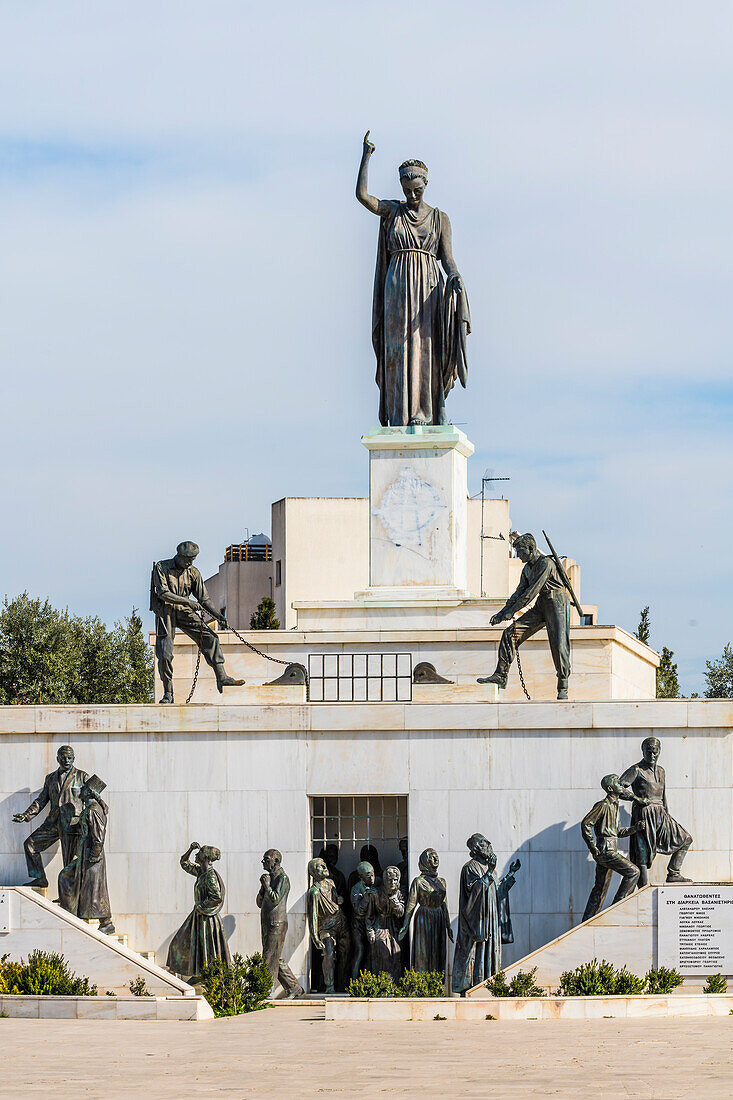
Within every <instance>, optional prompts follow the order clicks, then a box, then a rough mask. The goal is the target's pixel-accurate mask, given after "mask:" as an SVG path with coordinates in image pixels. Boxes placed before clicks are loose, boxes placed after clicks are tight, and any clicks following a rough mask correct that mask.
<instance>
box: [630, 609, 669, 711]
mask: <svg viewBox="0 0 733 1100" xmlns="http://www.w3.org/2000/svg"><path fill="white" fill-rule="evenodd" d="M651 629H652V624H651V615H650V614H649V604H647V605H646V607H643V608H642V609H641V613H640V615H639V625H638V627H637V628H636V630H635V631H634V637H635V638H638V639H639V641H640V642H644V644H645V645H649V637H650V634H651ZM660 657H661V661H660V664H659V668H658V669H657V699H679V698H680V681H679V677H678V675H677V662H676V661H674V660H673V657H674V652H673V650H671V649H668V648H667V646H666V645H665V646H662V652H661V653H660Z"/></svg>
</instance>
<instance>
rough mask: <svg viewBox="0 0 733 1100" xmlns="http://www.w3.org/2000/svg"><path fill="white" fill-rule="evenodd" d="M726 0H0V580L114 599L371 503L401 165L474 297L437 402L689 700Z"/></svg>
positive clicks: (714, 425)
mask: <svg viewBox="0 0 733 1100" xmlns="http://www.w3.org/2000/svg"><path fill="white" fill-rule="evenodd" d="M732 41H733V6H731V5H730V4H729V3H725V2H709V0H698V2H696V3H695V4H691V3H689V2H685V3H679V2H676V0H664V2H655V0H648V2H646V3H644V4H639V3H638V0H633V2H627V0H594V2H593V3H588V2H587V0H577V2H576V0H564V2H559V0H558V2H555V0H543V2H533V0H524V2H523V3H521V4H518V3H516V2H515V0H504V2H492V0H481V2H477V3H474V2H467V0H453V2H452V3H451V4H450V5H447V4H445V3H434V2H431V0H426V2H423V3H419V4H418V3H415V2H413V0H403V2H401V3H400V4H395V3H382V2H380V0H376V2H372V3H369V4H354V3H350V2H348V0H341V2H340V3H323V2H318V0H312V2H311V3H309V4H307V5H305V4H302V3H292V2H290V0H283V2H282V3H280V4H277V5H269V6H267V7H266V6H265V5H262V4H261V3H256V4H255V3H249V2H247V0H236V2H235V0H207V2H206V3H205V4H202V3H200V2H199V0H197V2H193V0H175V2H173V0H145V2H144V3H143V2H138V0H124V2H116V0H106V2H105V3H104V4H99V3H98V2H95V0H89V2H80V0H66V2H65V3H64V4H57V3H51V2H40V0H0V252H1V257H2V258H1V259H0V333H1V335H0V367H1V368H2V370H1V372H0V376H1V378H2V382H1V387H2V388H1V390H0V400H1V405H0V408H1V409H2V430H1V431H0V478H2V501H3V511H4V518H5V523H4V538H3V539H2V543H1V544H0V594H2V593H3V592H5V593H7V594H8V595H9V596H11V597H12V596H13V595H16V594H17V593H19V592H21V591H23V590H28V591H29V592H30V593H31V594H33V595H39V596H44V597H46V596H47V597H48V598H50V599H51V600H52V602H54V603H55V604H57V605H59V606H68V607H69V608H70V609H71V610H72V611H74V612H77V613H79V614H83V615H89V614H99V615H100V616H101V617H102V618H103V619H105V620H106V621H108V622H110V623H111V622H113V621H114V620H115V619H117V618H120V617H121V616H123V615H125V614H126V613H127V612H128V611H129V609H130V608H131V607H132V606H133V605H135V606H138V607H141V608H143V609H145V608H146V607H147V594H148V586H149V570H150V563H151V561H152V560H153V559H154V558H159V557H165V556H168V555H169V554H170V553H172V552H173V550H174V547H175V545H176V543H177V542H178V541H180V540H181V539H184V538H193V539H195V540H196V541H197V542H198V543H199V544H200V545H201V547H202V552H201V556H200V559H199V564H200V567H201V569H202V572H203V574H204V576H208V575H210V574H211V573H213V572H215V571H216V569H217V567H218V564H219V562H220V561H221V560H222V559H223V551H224V548H225V547H226V546H227V545H228V544H229V543H232V542H239V541H241V540H242V539H243V538H244V537H245V535H246V532H247V531H249V532H250V533H252V532H255V531H260V530H264V531H265V532H269V530H270V510H269V509H270V503H271V502H272V501H274V500H277V499H279V498H280V497H283V496H286V495H288V496H355V495H365V494H366V492H367V456H366V452H365V451H364V450H363V448H362V447H361V445H360V443H359V438H360V436H361V435H362V434H363V433H364V432H365V431H366V430H368V429H369V428H370V427H371V426H373V425H374V424H375V423H376V421H377V409H378V401H377V390H376V387H375V385H374V359H373V353H372V349H371V342H370V317H371V287H372V279H373V265H374V258H375V252H376V238H377V228H378V223H377V221H376V219H375V218H373V217H371V216H370V215H369V213H368V212H367V211H366V210H364V209H363V208H362V207H360V206H359V205H358V204H357V202H356V200H355V198H354V182H355V175H356V170H357V167H358V163H359V157H360V154H361V143H362V138H363V135H364V132H365V131H366V130H367V129H370V130H371V138H372V140H373V141H374V143H375V145H376V152H375V154H374V157H373V158H372V162H371V169H370V190H371V191H372V193H374V194H376V195H378V196H381V197H386V198H390V197H398V195H399V190H398V180H397V172H396V168H397V166H398V165H399V164H400V162H401V161H402V160H404V159H406V158H408V157H418V158H420V159H422V160H424V161H425V162H426V163H427V164H428V166H429V169H430V185H429V188H428V191H427V193H426V200H427V201H429V202H431V203H433V204H435V205H437V206H439V207H440V208H441V209H442V210H445V211H446V212H447V213H448V214H449V216H450V219H451V222H452V226H453V246H454V249H453V250H454V255H455V258H456V262H457V264H458V266H459V268H460V271H461V273H462V276H463V279H464V282H465V285H466V287H467V290H468V294H469V298H470V302H471V313H472V321H473V332H472V334H471V336H470V337H469V371H470V373H469V387H468V389H467V390H466V391H463V390H460V389H459V390H458V391H457V392H456V391H455V390H454V391H453V393H452V394H451V396H450V398H449V403H448V413H449V416H450V418H451V419H452V420H453V422H454V423H456V424H458V425H460V427H461V428H462V429H463V430H464V431H465V432H466V433H467V434H468V436H469V438H470V439H471V440H472V441H473V442H474V444H475V446H476V454H475V456H474V458H473V459H472V460H471V462H470V465H469V490H470V492H471V494H475V493H477V492H479V491H480V488H481V475H482V474H483V473H484V471H490V472H492V473H493V474H494V476H501V477H509V478H511V481H510V482H509V483H507V484H506V485H505V491H506V493H507V495H508V496H509V497H510V499H511V516H512V522H513V525H514V526H515V527H516V528H518V529H520V530H531V531H537V532H539V530H540V529H541V528H543V527H544V528H545V529H546V530H548V531H549V532H551V537H553V541H554V542H555V545H556V546H557V548H558V550H560V552H561V553H565V554H568V555H569V556H571V557H574V558H576V559H577V560H579V561H580V563H581V565H582V571H583V587H582V592H583V601H584V602H586V603H597V604H599V606H600V616H599V619H600V621H601V622H602V623H617V624H618V625H620V626H622V627H625V628H626V629H629V630H634V629H635V628H636V626H637V624H638V619H639V611H640V609H641V608H642V607H643V606H645V605H646V604H649V605H650V607H651V621H652V635H651V642H652V644H653V645H655V647H656V648H661V646H662V645H668V646H670V647H671V648H672V649H673V650H674V652H675V656H676V659H677V660H678V662H679V671H680V678H681V682H682V689H683V692H684V693H685V694H689V693H690V692H692V691H702V690H703V687H704V683H703V673H704V670H705V660H706V658H715V657H717V656H719V655H720V653H721V651H722V649H723V646H724V645H725V644H726V642H729V641H731V640H733V625H731V624H732V623H733V593H732V592H731V584H730V578H729V560H730V544H731V540H732V538H733V529H732V528H733V519H732V518H731V507H730V504H731V488H732V484H731V483H732V481H733V463H732V462H731V442H730V441H731V411H732V410H733V381H732V373H731V361H732V360H733V326H732V325H731V305H730V303H731V301H732V300H733V248H731V243H732V230H733V142H731V115H732V114H733V110H732V108H731V104H732V103H733V66H731V63H730V61H731V42H732Z"/></svg>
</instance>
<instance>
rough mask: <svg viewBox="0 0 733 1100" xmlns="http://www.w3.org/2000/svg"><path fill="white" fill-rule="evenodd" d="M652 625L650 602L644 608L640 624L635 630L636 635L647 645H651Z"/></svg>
mask: <svg viewBox="0 0 733 1100" xmlns="http://www.w3.org/2000/svg"><path fill="white" fill-rule="evenodd" d="M650 630H651V626H650V623H649V604H647V605H646V607H644V608H642V610H641V616H640V618H639V626H638V627H637V629H636V631H635V632H634V637H635V638H638V639H639V641H640V642H644V644H645V645H649V632H650Z"/></svg>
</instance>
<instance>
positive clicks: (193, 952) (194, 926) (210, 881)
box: [166, 840, 231, 980]
mask: <svg viewBox="0 0 733 1100" xmlns="http://www.w3.org/2000/svg"><path fill="white" fill-rule="evenodd" d="M194 849H198V850H197V852H196V855H195V857H194V858H195V861H196V862H195V863H191V862H190V860H189V858H188V857H189V856H190V855H191V852H193V850H194ZM218 859H221V852H220V851H219V849H218V848H214V846H213V845H211V844H203V845H201V844H198V843H197V842H196V841H195V840H194V841H192V842H191V843H190V844H189V846H188V851H186V852H184V853H183V855H182V856H181V867H182V868H183V870H184V871H185V872H186V874H188V875H193V876H194V877H195V879H196V882H195V884H194V888H193V900H194V906H193V909H192V911H191V912H190V913H189V915H188V916H187V917H186V920H185V921H184V922H183V924H182V925H181V927H180V928H179V929H178V931H177V932H176V934H175V936H174V937H173V939H172V940H171V943H170V947H169V948H168V961H167V962H166V966H167V967H168V969H169V970H172V971H173V973H174V974H182V975H183V976H184V977H185V978H188V979H190V980H194V979H195V978H198V977H199V976H200V974H201V971H202V970H203V968H204V967H205V966H206V964H207V963H208V962H210V961H211V959H214V958H220V959H222V960H223V962H225V963H226V964H227V966H229V964H230V962H231V959H230V956H229V945H228V943H227V941H226V936H225V935H224V927H223V925H222V923H221V917H220V916H219V914H220V913H221V910H222V908H223V907H224V893H225V891H224V883H223V882H222V879H221V875H220V874H219V872H218V871H216V870H215V869H214V867H213V866H212V864H214V863H215V862H216V861H217V860H218Z"/></svg>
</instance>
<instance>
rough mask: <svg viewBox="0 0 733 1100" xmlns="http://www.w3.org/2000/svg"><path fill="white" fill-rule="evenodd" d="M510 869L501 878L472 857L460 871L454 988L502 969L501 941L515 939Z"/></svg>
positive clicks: (475, 982) (460, 989)
mask: <svg viewBox="0 0 733 1100" xmlns="http://www.w3.org/2000/svg"><path fill="white" fill-rule="evenodd" d="M514 882H515V878H514V875H513V874H511V872H510V873H509V874H508V875H504V878H502V879H501V880H500V881H499V882H497V881H496V876H495V875H494V873H493V872H492V871H490V870H489V868H488V867H487V865H486V864H485V863H479V861H478V860H476V859H470V860H469V861H468V863H466V864H464V867H463V870H462V871H461V894H460V899H459V905H458V937H457V939H456V950H455V954H454V956H453V979H452V985H453V992H454V993H462V992H463V991H464V990H466V989H470V988H471V987H472V986H474V985H478V984H479V983H480V982H483V981H484V980H485V979H486V978H490V977H491V975H492V974H496V972H497V971H498V970H501V945H502V943H513V942H514V933H513V931H512V918H511V913H510V911H509V890H510V889H511V887H512V886H513V885H514Z"/></svg>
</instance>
